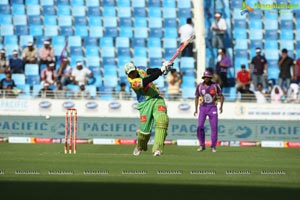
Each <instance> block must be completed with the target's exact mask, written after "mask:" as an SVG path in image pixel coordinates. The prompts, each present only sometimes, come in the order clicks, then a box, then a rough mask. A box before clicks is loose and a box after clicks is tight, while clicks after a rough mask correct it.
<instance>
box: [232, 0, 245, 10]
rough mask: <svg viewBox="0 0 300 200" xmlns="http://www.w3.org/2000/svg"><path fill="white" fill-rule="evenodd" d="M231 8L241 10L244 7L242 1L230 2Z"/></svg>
mask: <svg viewBox="0 0 300 200" xmlns="http://www.w3.org/2000/svg"><path fill="white" fill-rule="evenodd" d="M230 6H231V7H232V8H239V9H241V7H242V1H241V0H232V1H230Z"/></svg>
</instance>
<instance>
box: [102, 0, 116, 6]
mask: <svg viewBox="0 0 300 200" xmlns="http://www.w3.org/2000/svg"><path fill="white" fill-rule="evenodd" d="M102 6H115V1H114V0H102Z"/></svg>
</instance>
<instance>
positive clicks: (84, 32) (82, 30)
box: [75, 25, 89, 37]
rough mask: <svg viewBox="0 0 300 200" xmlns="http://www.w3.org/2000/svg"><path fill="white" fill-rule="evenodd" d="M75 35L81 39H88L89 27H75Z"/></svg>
mask: <svg viewBox="0 0 300 200" xmlns="http://www.w3.org/2000/svg"><path fill="white" fill-rule="evenodd" d="M75 35H76V36H81V37H87V36H88V35H89V31H88V27H87V26H85V25H84V26H75Z"/></svg>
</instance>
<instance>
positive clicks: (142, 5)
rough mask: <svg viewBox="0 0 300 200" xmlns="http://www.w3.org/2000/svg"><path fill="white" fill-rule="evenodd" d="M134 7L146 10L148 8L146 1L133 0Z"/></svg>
mask: <svg viewBox="0 0 300 200" xmlns="http://www.w3.org/2000/svg"><path fill="white" fill-rule="evenodd" d="M131 3H132V7H134V8H135V7H139V8H145V7H146V2H145V0H132V1H131Z"/></svg>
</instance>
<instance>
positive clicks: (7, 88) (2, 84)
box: [0, 71, 16, 97]
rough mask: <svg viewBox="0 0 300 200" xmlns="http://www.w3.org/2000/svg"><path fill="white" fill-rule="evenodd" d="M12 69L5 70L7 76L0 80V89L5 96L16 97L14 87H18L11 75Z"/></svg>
mask: <svg viewBox="0 0 300 200" xmlns="http://www.w3.org/2000/svg"><path fill="white" fill-rule="evenodd" d="M11 75H12V72H11V71H5V78H3V79H2V80H1V81H0V90H1V91H2V92H3V95H4V96H5V97H15V96H16V94H15V93H14V91H13V89H14V88H15V87H16V84H15V81H14V80H13V79H12V77H11Z"/></svg>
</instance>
